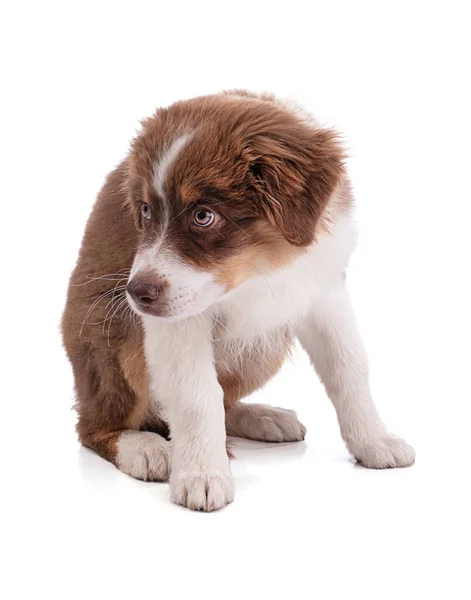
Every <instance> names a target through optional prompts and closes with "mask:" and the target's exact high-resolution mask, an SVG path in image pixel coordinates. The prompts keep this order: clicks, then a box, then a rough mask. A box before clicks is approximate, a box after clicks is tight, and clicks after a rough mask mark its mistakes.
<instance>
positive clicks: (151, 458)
mask: <svg viewBox="0 0 471 600" xmlns="http://www.w3.org/2000/svg"><path fill="white" fill-rule="evenodd" d="M170 463H171V453H170V442H168V441H167V440H165V439H164V438H163V437H161V436H160V435H157V434H156V433H151V432H150V431H125V432H124V433H123V434H121V436H120V438H119V440H118V454H117V457H116V466H117V467H118V469H120V470H121V471H124V473H127V474H128V475H131V476H132V477H135V478H136V479H142V480H144V481H168V478H169V475H170Z"/></svg>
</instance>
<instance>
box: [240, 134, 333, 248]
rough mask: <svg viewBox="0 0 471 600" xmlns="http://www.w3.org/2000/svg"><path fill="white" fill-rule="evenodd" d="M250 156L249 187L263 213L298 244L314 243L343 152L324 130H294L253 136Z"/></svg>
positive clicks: (289, 238) (290, 240) (248, 148)
mask: <svg viewBox="0 0 471 600" xmlns="http://www.w3.org/2000/svg"><path fill="white" fill-rule="evenodd" d="M246 149H247V150H248V152H249V164H250V166H249V169H250V178H251V187H252V189H254V190H255V193H256V197H257V204H258V205H259V209H260V210H261V212H262V214H264V216H265V217H266V218H268V220H269V221H270V222H271V223H273V224H274V225H276V226H277V227H278V228H279V229H280V230H281V232H282V233H283V235H284V237H285V238H286V239H287V240H288V241H289V242H291V243H292V244H295V245H297V246H305V245H308V244H310V243H311V242H312V241H313V240H314V231H315V228H316V224H317V221H318V220H319V217H320V216H321V214H322V212H323V211H324V208H325V206H326V204H327V202H328V200H329V198H330V196H331V195H332V193H333V191H334V189H335V187H336V185H337V184H338V183H339V181H340V178H341V176H342V174H343V173H344V168H343V160H344V158H345V154H344V151H343V149H342V146H341V144H340V142H339V140H338V135H337V134H336V133H335V132H334V131H332V130H329V129H321V128H319V129H314V128H310V127H307V126H305V125H301V124H299V125H298V126H297V127H296V126H293V125H292V124H291V126H290V127H286V129H285V130H284V131H283V130H282V129H277V130H274V131H271V132H268V131H267V132H266V133H263V134H258V135H256V136H254V137H253V138H252V140H251V143H250V145H248V146H247V148H246Z"/></svg>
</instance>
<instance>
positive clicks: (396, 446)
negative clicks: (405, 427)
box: [347, 434, 415, 469]
mask: <svg viewBox="0 0 471 600" xmlns="http://www.w3.org/2000/svg"><path fill="white" fill-rule="evenodd" d="M347 447H348V449H349V450H350V452H351V453H352V454H353V456H354V457H355V458H356V459H357V461H358V462H359V463H360V464H362V465H363V466H364V467H368V468H369V469H394V468H396V467H409V466H410V465H412V464H414V462H415V451H414V449H413V448H412V446H409V444H407V443H406V442H405V441H404V440H402V439H401V438H399V437H396V436H394V435H389V434H387V435H384V436H381V437H379V438H373V439H368V440H366V441H362V442H361V443H358V442H352V441H350V442H348V443H347Z"/></svg>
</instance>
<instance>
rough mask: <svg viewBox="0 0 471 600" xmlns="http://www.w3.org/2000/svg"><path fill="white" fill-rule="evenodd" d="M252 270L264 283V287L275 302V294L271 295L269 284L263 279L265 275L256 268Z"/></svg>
mask: <svg viewBox="0 0 471 600" xmlns="http://www.w3.org/2000/svg"><path fill="white" fill-rule="evenodd" d="M253 270H254V272H255V273H257V275H258V276H259V277H260V278H261V279H262V280H263V281H264V282H265V285H266V286H267V288H268V291H269V292H270V295H271V297H272V298H273V300H274V301H275V302H276V298H275V294H274V293H273V290H272V288H271V285H270V282H269V281H268V279H267V278H266V277H265V275H264V274H263V273H262V272H261V271H260V270H259V269H257V267H254V268H253Z"/></svg>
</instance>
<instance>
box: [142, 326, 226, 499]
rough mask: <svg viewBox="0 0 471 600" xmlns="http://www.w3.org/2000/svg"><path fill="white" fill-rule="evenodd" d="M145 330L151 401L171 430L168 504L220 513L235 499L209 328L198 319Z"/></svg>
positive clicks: (221, 392) (221, 396) (222, 402)
mask: <svg viewBox="0 0 471 600" xmlns="http://www.w3.org/2000/svg"><path fill="white" fill-rule="evenodd" d="M144 325H145V333H146V336H145V338H146V342H145V343H146V357H147V362H148V367H149V373H150V376H151V388H152V389H151V392H152V396H153V398H154V399H155V400H156V401H157V402H158V403H159V404H160V405H161V406H162V408H163V409H164V413H165V414H166V418H167V420H168V423H169V426H170V435H171V440H172V463H171V476H170V489H171V497H172V500H173V502H176V503H177V504H182V505H183V506H187V507H188V508H191V509H193V510H205V511H211V510H216V509H218V508H223V507H224V506H226V504H228V503H229V502H232V500H233V499H234V481H233V479H232V475H231V472H230V467H229V458H228V455H227V451H226V429H225V423H224V401H223V391H222V388H221V386H220V385H219V382H218V380H217V375H216V369H215V367H214V359H213V345H212V339H211V331H210V324H209V322H208V321H207V319H206V318H205V317H204V316H200V317H193V318H190V319H187V320H185V321H183V322H179V323H164V322H162V321H156V320H153V319H152V318H150V319H146V320H145V321H144Z"/></svg>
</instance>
